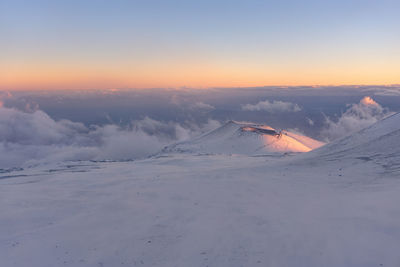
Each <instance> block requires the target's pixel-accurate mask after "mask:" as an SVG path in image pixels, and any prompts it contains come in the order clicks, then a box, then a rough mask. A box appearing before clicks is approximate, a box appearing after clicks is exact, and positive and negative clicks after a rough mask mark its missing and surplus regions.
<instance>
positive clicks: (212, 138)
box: [163, 121, 324, 155]
mask: <svg viewBox="0 0 400 267" xmlns="http://www.w3.org/2000/svg"><path fill="white" fill-rule="evenodd" d="M322 145H324V143H322V142H320V141H317V140H314V139H312V138H309V137H306V136H303V135H300V134H296V133H292V132H288V131H278V130H276V129H274V128H272V127H270V126H267V125H262V124H253V123H247V122H237V121H229V122H227V123H226V124H224V125H223V126H221V127H219V128H217V129H216V130H214V131H211V132H209V133H206V134H204V135H202V136H199V137H197V138H194V139H192V140H189V141H184V142H180V143H177V144H174V145H171V146H168V147H166V148H164V150H163V152H175V153H182V152H185V153H200V154H244V155H258V154H266V153H267V154H268V153H288V152H308V151H311V150H313V149H315V148H318V147H320V146H322Z"/></svg>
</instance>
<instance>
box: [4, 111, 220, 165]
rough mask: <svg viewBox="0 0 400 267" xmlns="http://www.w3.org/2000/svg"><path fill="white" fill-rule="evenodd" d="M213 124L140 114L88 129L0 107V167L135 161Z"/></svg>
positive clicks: (42, 114) (210, 127) (33, 113)
mask: <svg viewBox="0 0 400 267" xmlns="http://www.w3.org/2000/svg"><path fill="white" fill-rule="evenodd" d="M218 126H219V122H217V121H215V120H208V121H207V122H206V123H203V124H201V125H197V124H195V123H186V124H179V123H175V122H160V121H157V120H153V119H151V118H149V117H145V118H144V119H142V120H138V121H133V122H132V123H131V124H130V125H129V126H127V127H120V126H117V125H113V124H109V125H105V126H90V127H87V126H85V125H84V124H82V123H79V122H72V121H70V120H59V121H55V120H53V119H52V118H51V117H50V116H48V115H47V114H46V113H45V112H43V111H41V110H36V111H32V112H24V111H20V110H17V109H13V108H5V107H0V168H10V167H20V166H23V165H24V166H25V165H32V164H33V165H34V164H38V163H44V162H59V161H64V160H131V159H140V158H145V157H148V156H150V155H152V154H154V153H157V152H158V151H159V150H161V149H162V148H163V147H164V146H165V145H168V144H169V143H172V142H176V141H182V140H186V139H188V138H190V137H192V136H194V135H198V134H200V133H202V132H204V131H208V130H211V129H214V128H216V127H218Z"/></svg>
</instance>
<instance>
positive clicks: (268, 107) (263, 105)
mask: <svg viewBox="0 0 400 267" xmlns="http://www.w3.org/2000/svg"><path fill="white" fill-rule="evenodd" d="M242 110H249V111H261V110H263V111H267V112H270V113H277V112H298V111H300V110H301V108H300V107H299V105H297V104H294V103H291V102H284V101H279V100H278V101H276V100H274V101H272V102H270V101H268V99H267V100H265V101H260V102H258V103H257V104H255V105H253V104H246V105H242Z"/></svg>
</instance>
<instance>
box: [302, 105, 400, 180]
mask: <svg viewBox="0 0 400 267" xmlns="http://www.w3.org/2000/svg"><path fill="white" fill-rule="evenodd" d="M303 157H304V158H308V159H311V160H314V159H315V158H318V159H323V160H324V162H325V163H327V162H328V163H329V162H334V161H341V162H345V161H347V162H348V164H354V160H358V161H372V162H374V163H375V164H378V165H380V166H381V167H382V168H383V171H385V172H389V173H398V172H399V171H400V113H397V114H394V115H391V116H389V117H387V118H385V119H382V120H381V121H378V122H377V123H375V124H373V125H371V126H369V127H367V128H365V129H363V130H361V131H359V132H357V133H354V134H351V135H349V136H347V137H344V138H342V139H339V140H337V141H334V142H332V143H329V144H327V145H325V146H323V147H321V148H319V149H316V150H314V151H312V152H310V153H308V154H307V155H304V156H303ZM300 158H301V157H300ZM318 162H321V161H320V160H319V161H318Z"/></svg>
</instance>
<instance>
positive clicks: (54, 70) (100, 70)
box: [0, 64, 400, 91]
mask: <svg viewBox="0 0 400 267" xmlns="http://www.w3.org/2000/svg"><path fill="white" fill-rule="evenodd" d="M399 70H400V66H399V67H395V66H393V67H389V66H387V65H382V66H378V67H376V66H375V67H374V68H372V67H368V66H358V67H356V66H351V65H348V66H347V67H345V66H338V67H336V68H335V67H333V66H331V67H329V68H328V67H323V68H322V67H319V68H318V66H303V67H301V66H294V65H288V66H274V67H269V66H246V65H241V66H240V65H234V64H232V65H227V66H223V65H216V64H214V65H213V64H192V65H190V64H188V65H183V64H182V65H178V64H176V65H175V66H150V67H148V68H137V67H134V66H117V67H111V68H110V67H101V66H100V67H93V68H90V67H87V66H86V67H73V66H52V65H38V66H35V65H34V64H31V65H26V66H23V67H22V66H14V68H8V69H6V68H5V67H2V68H0V72H1V73H0V90H11V91H12V90H57V89H59V90H65V89H110V88H132V89H134V88H179V87H189V88H213V87H257V86H298V85H360V84H362V85H378V84H379V85H390V84H399V83H400V71H399Z"/></svg>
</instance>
